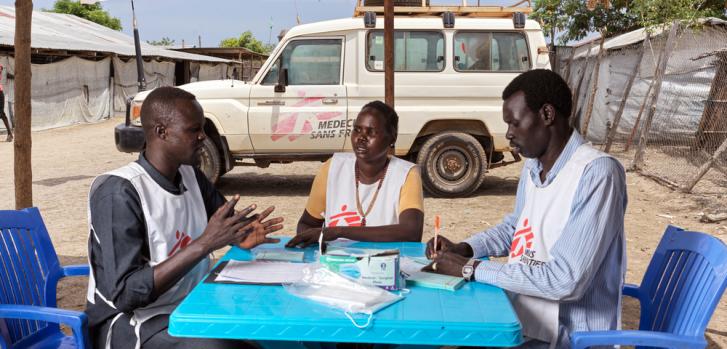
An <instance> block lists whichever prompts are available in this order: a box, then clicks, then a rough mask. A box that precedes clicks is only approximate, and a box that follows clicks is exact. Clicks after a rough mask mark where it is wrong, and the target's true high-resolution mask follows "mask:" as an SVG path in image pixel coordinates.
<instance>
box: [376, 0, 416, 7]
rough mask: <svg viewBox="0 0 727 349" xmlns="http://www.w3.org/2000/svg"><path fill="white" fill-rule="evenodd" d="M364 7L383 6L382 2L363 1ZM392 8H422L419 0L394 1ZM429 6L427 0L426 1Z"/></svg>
mask: <svg viewBox="0 0 727 349" xmlns="http://www.w3.org/2000/svg"><path fill="white" fill-rule="evenodd" d="M364 6H384V0H364ZM394 6H414V7H415V6H419V7H421V6H422V2H421V0H394ZM427 6H429V0H427Z"/></svg>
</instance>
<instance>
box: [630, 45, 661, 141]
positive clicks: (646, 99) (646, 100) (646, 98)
mask: <svg viewBox="0 0 727 349" xmlns="http://www.w3.org/2000/svg"><path fill="white" fill-rule="evenodd" d="M649 47H651V48H652V49H653V43H652V42H651V41H649ZM664 51H666V45H664V47H663V48H662V49H661V51H660V52H659V57H658V58H657V60H656V66H655V67H654V75H653V78H652V79H651V82H650V83H649V88H648V89H647V90H646V95H644V100H643V101H642V102H641V108H639V114H638V115H637V116H636V121H635V122H634V127H633V128H631V134H630V135H629V139H627V140H626V147H624V151H629V148H631V144H632V143H633V141H634V137H635V136H636V132H637V131H638V130H639V125H640V124H641V116H642V115H643V114H644V110H645V109H646V104H647V103H649V100H650V98H651V91H652V90H653V89H654V83H655V82H656V74H657V72H658V71H659V66H660V65H661V60H662V59H663V58H664Z"/></svg>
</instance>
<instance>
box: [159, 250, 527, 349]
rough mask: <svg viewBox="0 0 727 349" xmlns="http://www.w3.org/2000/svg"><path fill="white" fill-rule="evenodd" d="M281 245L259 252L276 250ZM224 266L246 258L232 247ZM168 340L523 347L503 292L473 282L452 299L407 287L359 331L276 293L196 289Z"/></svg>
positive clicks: (336, 314) (318, 307)
mask: <svg viewBox="0 0 727 349" xmlns="http://www.w3.org/2000/svg"><path fill="white" fill-rule="evenodd" d="M286 240H287V239H283V241H282V242H281V243H280V244H278V245H263V246H260V247H258V249H264V248H276V247H277V248H280V247H282V245H283V243H284V242H285V241H286ZM351 246H352V247H360V248H382V249H389V248H398V249H399V250H400V251H401V254H402V255H404V256H423V254H424V247H425V246H424V244H421V243H361V242H359V243H355V244H353V245H351ZM315 249H316V248H312V247H311V248H308V249H306V253H305V254H306V261H313V258H314V256H315ZM228 259H234V260H250V259H252V254H251V253H250V252H248V251H245V250H241V249H239V248H236V247H233V248H232V249H231V250H230V251H229V252H228V253H227V254H225V255H224V257H222V260H223V261H224V260H228ZM169 334H171V335H172V336H177V337H201V338H228V339H249V340H258V341H260V340H275V341H312V342H354V343H391V344H409V345H464V346H495V347H512V346H517V345H519V344H521V343H522V336H521V334H520V322H519V321H518V318H517V315H515V312H514V310H513V308H512V306H511V304H510V301H509V300H508V298H507V296H506V295H505V293H504V292H503V291H502V289H500V288H497V287H494V286H490V285H485V284H481V283H477V282H470V283H467V284H465V285H464V286H463V287H462V288H460V289H459V290H457V291H455V292H452V291H445V290H436V289H430V288H421V287H411V292H410V293H409V294H407V295H406V298H405V299H404V300H402V301H400V302H397V303H395V304H393V305H391V306H389V307H387V308H385V309H382V310H380V311H378V312H376V313H375V314H374V319H373V323H372V325H371V326H370V327H368V328H367V329H365V330H360V329H358V328H356V327H354V326H353V324H352V323H351V321H350V320H349V319H348V318H346V317H345V316H344V314H343V312H342V311H341V310H338V309H334V308H330V307H327V306H325V305H322V304H319V303H316V302H313V301H308V300H305V299H302V298H298V297H295V296H293V295H290V294H288V293H287V292H286V291H285V289H283V287H282V286H261V285H230V284H215V283H204V282H202V283H200V284H199V285H197V287H195V288H194V290H192V292H191V293H190V294H189V295H188V296H187V298H186V299H185V300H184V301H183V302H182V303H181V304H180V305H179V306H178V307H177V309H176V310H174V312H173V313H172V315H171V317H170V321H169ZM280 344H284V343H280ZM289 344H292V343H289Z"/></svg>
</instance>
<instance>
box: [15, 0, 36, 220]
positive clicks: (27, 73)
mask: <svg viewBox="0 0 727 349" xmlns="http://www.w3.org/2000/svg"><path fill="white" fill-rule="evenodd" d="M32 16H33V1H32V0H17V1H15V144H14V150H15V152H14V162H15V168H14V175H15V209H17V210H20V209H24V208H28V207H32V206H33V167H32V162H31V149H32V145H33V143H32V140H31V138H30V137H31V136H30V123H31V118H30V117H31V106H30V77H31V70H30V67H31V65H30V57H31V52H30V23H31V18H32Z"/></svg>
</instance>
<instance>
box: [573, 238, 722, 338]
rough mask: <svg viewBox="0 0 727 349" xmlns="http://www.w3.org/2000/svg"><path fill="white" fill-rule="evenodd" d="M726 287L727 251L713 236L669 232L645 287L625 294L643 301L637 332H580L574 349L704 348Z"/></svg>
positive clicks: (628, 287)
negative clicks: (602, 348) (627, 348)
mask: <svg viewBox="0 0 727 349" xmlns="http://www.w3.org/2000/svg"><path fill="white" fill-rule="evenodd" d="M725 286H727V246H725V244H724V243H723V242H722V241H721V240H719V239H717V238H715V237H713V236H710V235H707V234H704V233H699V232H691V231H684V230H683V229H681V228H677V227H674V226H671V225H670V226H668V227H667V228H666V232H664V236H663V237H662V238H661V242H659V246H658V247H657V248H656V251H655V252H654V257H653V258H652V259H651V262H650V263H649V267H648V268H647V269H646V274H644V279H643V280H642V282H641V286H636V285H625V286H624V289H623V294H624V295H626V296H631V297H634V298H636V299H638V300H639V302H640V303H641V319H640V321H639V330H638V331H594V332H575V333H573V334H572V335H571V342H572V344H573V348H576V349H579V348H588V347H590V346H594V345H617V344H620V345H636V346H642V347H659V348H705V347H706V346H707V341H706V340H705V338H704V330H705V329H706V328H707V324H708V323H709V319H710V318H711V317H712V313H713V312H714V309H715V308H716V307H717V303H719V300H720V298H721V297H722V294H723V293H724V291H725Z"/></svg>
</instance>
